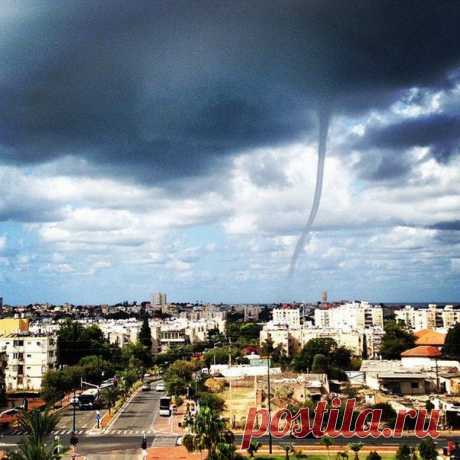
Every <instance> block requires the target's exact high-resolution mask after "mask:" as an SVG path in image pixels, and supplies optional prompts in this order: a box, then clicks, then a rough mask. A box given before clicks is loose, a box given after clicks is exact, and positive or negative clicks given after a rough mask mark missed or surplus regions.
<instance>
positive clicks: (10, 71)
mask: <svg viewBox="0 0 460 460" xmlns="http://www.w3.org/2000/svg"><path fill="white" fill-rule="evenodd" d="M459 23H460V4H459V2H457V1H455V0H452V1H450V0H433V1H431V0H421V1H420V0H418V1H407V2H401V1H399V0H395V1H390V0H381V1H379V2H368V1H364V0H361V1H358V0H350V1H348V2H339V1H332V0H303V1H294V0H273V1H270V2H267V1H266V0H253V1H251V2H248V1H241V0H232V1H224V0H222V1H215V0H213V1H210V0H209V1H205V0H201V1H200V0H198V1H195V2H190V1H180V0H173V1H171V0H168V1H162V0H156V1H147V0H146V1H144V0H138V1H136V2H127V1H126V0H112V1H110V2H106V1H102V0H92V1H91V0H88V1H82V0H66V1H63V2H55V1H54V0H53V1H52V0H42V1H40V2H36V1H32V0H3V1H2V3H1V6H0V62H1V63H2V65H1V67H0V296H3V297H4V301H5V302H6V303H9V304H28V303H32V302H52V303H61V302H72V303H77V304H85V303H115V302H119V301H124V300H144V299H148V298H150V296H151V295H152V293H154V292H156V291H164V292H166V293H167V294H168V296H169V299H170V300H176V301H196V300H198V301H204V302H229V303H230V302H261V303H264V302H278V301H283V302H289V301H294V300H296V301H315V300H318V299H319V298H320V295H321V292H322V291H323V290H327V291H328V293H329V297H330V298H331V299H367V300H370V301H374V302H460V282H459V281H460V147H459V146H460V144H459V140H460V47H459V46H458V43H460V28H459V27H458V24H459ZM325 108H326V109H327V111H328V113H330V114H331V115H330V123H329V131H328V138H327V147H326V161H325V172H324V183H323V193H322V197H321V202H320V206H319V211H318V214H317V217H316V220H315V222H314V224H313V227H312V230H311V232H310V233H309V235H308V237H307V238H306V240H305V244H304V245H303V246H302V249H301V254H300V258H299V260H298V263H297V268H296V271H295V273H294V275H293V276H292V277H288V276H287V273H288V269H289V264H290V260H291V257H292V254H293V251H294V247H295V245H296V242H297V240H298V238H299V235H300V234H301V232H302V230H303V228H304V226H305V223H306V221H307V219H308V215H309V212H310V208H311V206H312V201H313V195H314V190H315V181H316V167H317V159H318V152H317V150H318V132H319V126H318V114H319V113H321V111H324V109H325Z"/></svg>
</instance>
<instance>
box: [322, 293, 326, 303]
mask: <svg viewBox="0 0 460 460" xmlns="http://www.w3.org/2000/svg"><path fill="white" fill-rule="evenodd" d="M321 303H327V291H323V292H322V293H321Z"/></svg>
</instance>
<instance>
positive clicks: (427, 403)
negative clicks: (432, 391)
mask: <svg viewBox="0 0 460 460" xmlns="http://www.w3.org/2000/svg"><path fill="white" fill-rule="evenodd" d="M425 409H426V410H427V411H428V412H431V411H432V410H433V409H434V404H433V403H432V402H431V401H430V400H429V399H427V400H426V401H425Z"/></svg>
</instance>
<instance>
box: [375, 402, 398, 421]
mask: <svg viewBox="0 0 460 460" xmlns="http://www.w3.org/2000/svg"><path fill="white" fill-rule="evenodd" d="M372 409H380V410H381V411H382V420H383V421H384V422H386V423H387V424H388V425H389V426H394V424H395V422H396V417H397V414H396V411H395V410H394V409H393V406H392V405H391V404H389V403H385V402H382V403H377V404H374V405H373V406H372Z"/></svg>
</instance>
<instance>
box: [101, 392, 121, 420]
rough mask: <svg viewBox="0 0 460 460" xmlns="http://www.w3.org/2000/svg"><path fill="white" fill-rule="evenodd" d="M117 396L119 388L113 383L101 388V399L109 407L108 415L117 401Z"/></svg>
mask: <svg viewBox="0 0 460 460" xmlns="http://www.w3.org/2000/svg"><path fill="white" fill-rule="evenodd" d="M119 396H120V390H119V389H118V388H117V387H115V386H113V385H112V386H110V387H107V388H104V389H103V390H102V399H103V400H104V402H105V403H106V405H107V407H108V409H109V415H110V414H111V413H112V407H113V406H114V405H115V403H116V402H117V400H118V398H119Z"/></svg>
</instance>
